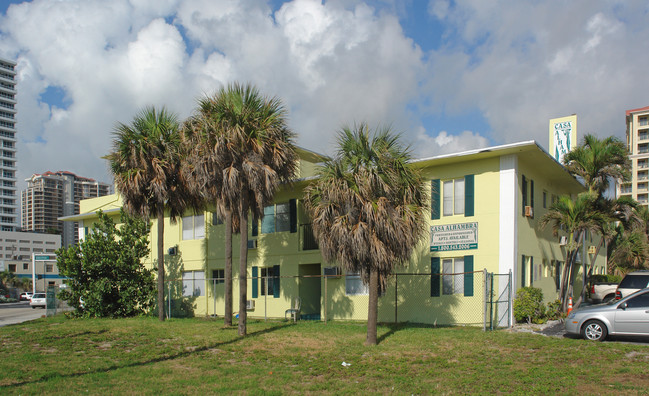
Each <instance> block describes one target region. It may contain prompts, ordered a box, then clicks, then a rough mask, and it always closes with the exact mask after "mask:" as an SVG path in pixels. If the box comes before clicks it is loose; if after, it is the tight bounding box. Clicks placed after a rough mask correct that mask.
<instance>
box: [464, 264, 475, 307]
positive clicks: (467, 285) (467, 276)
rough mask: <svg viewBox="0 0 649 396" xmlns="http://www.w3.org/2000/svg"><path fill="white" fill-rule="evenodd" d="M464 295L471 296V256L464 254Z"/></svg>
mask: <svg viewBox="0 0 649 396" xmlns="http://www.w3.org/2000/svg"><path fill="white" fill-rule="evenodd" d="M464 297H473V256H464Z"/></svg>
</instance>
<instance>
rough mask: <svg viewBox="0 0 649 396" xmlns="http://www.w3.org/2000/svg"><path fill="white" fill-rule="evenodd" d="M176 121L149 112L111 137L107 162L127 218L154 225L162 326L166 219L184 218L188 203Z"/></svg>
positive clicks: (164, 114)
mask: <svg viewBox="0 0 649 396" xmlns="http://www.w3.org/2000/svg"><path fill="white" fill-rule="evenodd" d="M178 128H179V124H178V119H177V117H176V115H174V114H172V113H170V112H168V111H167V110H166V109H165V108H164V107H163V108H162V109H160V110H157V109H155V108H154V107H147V108H144V109H143V110H141V111H140V113H138V114H137V115H136V116H135V117H134V118H133V121H132V122H131V124H130V125H126V124H122V123H119V124H117V126H116V127H115V129H114V132H113V148H112V152H111V153H110V154H109V155H108V156H106V158H107V159H108V161H109V163H110V170H111V172H112V174H113V177H114V179H115V187H116V189H117V191H118V192H119V193H120V194H121V196H122V198H123V201H124V209H125V210H126V211H127V212H128V213H129V214H131V215H135V216H139V217H142V218H145V219H149V218H150V217H155V218H157V223H158V249H157V250H158V319H159V320H161V321H164V319H165V314H164V277H165V269H164V245H163V242H164V217H165V210H166V211H168V213H169V216H170V219H171V221H172V222H173V221H175V220H176V218H177V217H178V216H182V214H183V211H184V210H185V209H186V208H187V207H188V206H189V205H190V203H191V201H190V200H191V197H189V196H187V194H186V191H187V190H186V188H185V187H184V186H183V182H182V180H181V178H180V172H179V169H180V155H179V150H180V134H179V132H178Z"/></svg>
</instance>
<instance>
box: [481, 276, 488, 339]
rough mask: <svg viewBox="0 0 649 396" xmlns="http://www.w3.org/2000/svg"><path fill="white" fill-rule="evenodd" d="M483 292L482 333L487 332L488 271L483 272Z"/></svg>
mask: <svg viewBox="0 0 649 396" xmlns="http://www.w3.org/2000/svg"><path fill="white" fill-rule="evenodd" d="M482 290H483V296H484V303H483V304H482V331H487V298H488V296H487V269H486V268H485V269H483V270H482Z"/></svg>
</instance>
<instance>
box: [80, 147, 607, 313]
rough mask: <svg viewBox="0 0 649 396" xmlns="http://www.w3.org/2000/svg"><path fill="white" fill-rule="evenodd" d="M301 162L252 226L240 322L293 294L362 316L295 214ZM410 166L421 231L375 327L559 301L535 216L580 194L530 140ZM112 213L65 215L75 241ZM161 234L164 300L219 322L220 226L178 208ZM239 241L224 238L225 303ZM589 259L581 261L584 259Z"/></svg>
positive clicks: (347, 282)
mask: <svg viewBox="0 0 649 396" xmlns="http://www.w3.org/2000/svg"><path fill="white" fill-rule="evenodd" d="M299 155H300V162H301V165H300V170H299V174H298V175H296V179H295V181H294V183H292V184H291V185H290V186H283V187H282V188H281V189H280V190H279V191H278V192H277V194H276V198H275V203H274V204H273V205H271V206H268V207H266V208H265V210H264V218H263V219H261V220H259V221H257V222H252V221H251V222H250V223H251V224H250V227H249V230H248V241H247V244H248V248H249V250H248V271H247V274H246V275H247V277H248V298H249V303H248V305H249V312H248V315H249V316H250V317H261V318H264V317H269V318H281V317H284V315H285V311H286V309H288V308H289V307H290V306H291V304H292V302H293V301H294V299H295V298H296V297H299V298H300V299H301V313H302V316H303V317H305V318H312V319H325V318H326V319H355V320H364V319H366V318H367V309H368V308H367V302H368V297H367V294H368V293H367V287H366V286H365V285H363V283H362V281H361V279H360V277H359V276H358V275H357V274H347V273H345V272H344V271H338V270H337V269H335V266H336V263H326V262H324V261H323V259H322V256H321V254H320V251H319V250H318V248H317V242H316V241H315V239H314V238H313V234H312V232H311V227H310V220H309V217H308V215H307V214H306V213H305V210H304V205H303V201H302V196H303V190H304V188H305V187H306V186H307V185H308V184H309V182H310V181H311V180H312V178H313V176H314V174H315V167H316V166H317V163H319V162H321V161H323V160H324V157H323V156H321V155H318V154H316V153H313V152H310V151H307V150H303V149H300V150H299ZM413 165H414V166H415V167H417V168H420V169H421V170H422V172H423V173H424V175H425V176H426V178H427V179H428V180H430V182H429V183H430V188H431V210H430V220H429V222H430V224H429V225H430V227H429V229H430V233H429V234H428V235H427V236H426V237H425V238H423V239H422V241H421V243H420V244H419V245H418V246H417V248H416V250H415V253H414V254H413V256H412V258H411V260H410V262H409V263H408V264H407V265H406V266H405V267H403V268H397V269H396V270H395V273H397V276H395V278H396V279H398V280H396V279H395V280H394V281H393V282H392V284H391V285H389V286H388V288H387V289H386V290H383V291H382V294H381V297H380V299H379V321H384V322H393V321H399V322H405V321H409V322H413V323H427V324H453V323H467V324H473V323H475V324H478V323H482V321H483V319H484V316H486V315H487V312H486V308H485V306H486V301H487V299H489V298H490V297H488V296H487V294H493V295H495V296H496V297H498V296H499V295H501V294H503V293H505V294H507V296H509V298H510V297H511V296H512V295H513V292H515V290H518V289H519V288H521V287H524V286H530V285H533V286H535V287H539V288H541V289H542V291H543V294H544V298H545V300H546V302H548V301H552V300H554V299H556V298H557V290H558V289H559V281H560V274H561V269H562V266H563V265H564V262H565V257H566V247H565V246H564V244H563V243H562V238H561V237H560V236H559V237H555V236H553V235H552V230H551V228H550V227H548V228H547V229H545V230H541V229H540V228H539V223H540V219H541V217H542V216H543V215H544V214H545V213H547V211H548V210H549V208H550V205H551V204H552V203H553V202H554V201H555V200H556V199H557V197H558V196H560V195H570V196H575V195H576V194H578V193H579V192H582V191H584V190H585V189H584V187H583V185H582V184H581V183H580V182H579V181H577V180H576V179H575V178H574V177H572V176H571V175H570V174H569V173H568V172H567V171H566V169H565V168H564V167H563V166H562V165H561V164H559V163H558V162H557V161H555V160H554V159H553V158H552V157H551V156H550V155H549V154H548V153H547V152H545V151H544V150H543V149H542V148H541V147H540V146H539V145H538V144H537V143H536V142H534V141H528V142H521V143H515V144H508V145H503V146H496V147H490V148H485V149H479V150H472V151H467V152H462V153H456V154H450V155H442V156H436V157H431V158H425V159H420V160H416V161H414V162H413ZM120 206H121V202H120V199H119V196H118V195H115V194H114V195H110V196H106V197H101V198H95V199H90V200H86V201H82V202H81V214H80V215H78V216H71V217H69V218H67V219H68V220H73V221H77V222H79V231H80V232H79V235H84V234H86V233H87V229H88V227H91V226H92V223H93V222H94V221H96V219H97V216H96V214H95V212H96V211H97V210H100V209H101V210H103V211H104V212H105V213H108V214H112V215H115V214H117V213H118V212H119V208H120ZM164 229H165V233H164V235H165V237H164V238H165V240H164V246H165V251H166V252H167V254H166V255H165V257H164V258H163V259H164V262H165V267H166V271H167V279H168V280H170V282H172V285H173V287H169V290H171V291H172V293H171V294H172V298H175V297H174V294H175V296H176V297H177V296H178V295H180V294H184V295H185V296H187V297H189V298H191V299H192V302H193V304H194V306H195V313H196V314H197V315H218V316H220V315H223V313H224V299H223V296H224V284H223V277H224V268H225V246H224V232H225V230H224V225H223V223H222V221H220V219H219V218H218V217H217V216H216V215H215V213H214V212H211V211H206V212H204V213H200V214H198V215H196V214H194V213H190V212H188V213H187V216H186V217H183V218H182V219H180V220H179V221H178V222H177V223H175V224H172V223H171V222H170V221H169V219H168V218H167V219H165V228H164ZM156 235H157V230H156V221H155V220H152V229H151V237H150V243H151V252H152V253H151V257H149V258H148V259H147V264H148V265H150V266H154V265H155V263H157V257H154V256H155V255H156V249H155V246H156V243H157V241H156ZM239 240H240V239H239V236H238V235H234V236H233V241H232V243H233V246H234V247H235V248H234V249H233V255H234V257H233V270H234V274H233V278H234V279H235V281H234V282H233V288H234V290H233V295H234V296H235V297H236V296H238V282H237V281H236V280H237V277H238V273H237V272H238V268H239V266H238V262H239V258H238V256H237V254H238V249H237V246H239ZM564 240H565V238H564ZM595 243H596V241H594V242H591V240H590V239H589V240H588V241H587V245H594V244H595ZM604 251H605V249H602V253H600V257H598V258H597V260H596V261H595V270H594V273H604V272H605V268H606V258H605V254H604V253H603V252H604ZM588 256H589V259H588V260H587V262H588V263H590V260H592V259H593V257H592V254H591V255H588ZM577 268H579V266H577ZM485 273H488V274H500V275H499V276H494V277H491V276H484V274H485ZM325 274H326V275H328V276H324V275H325ZM492 279H493V280H492ZM489 280H492V281H491V283H490V284H488V281H489ZM580 290H581V281H576V282H575V291H574V293H575V295H578V294H579V292H580ZM510 301H511V300H510ZM237 309H238V301H237V299H236V298H235V304H234V310H235V311H236V310H237ZM489 314H491V313H489ZM497 314H498V315H499V316H498V321H499V323H501V324H502V323H507V322H509V323H511V315H512V313H511V309H509V308H508V307H506V306H505V307H501V308H500V312H498V313H497ZM503 315H504V316H503Z"/></svg>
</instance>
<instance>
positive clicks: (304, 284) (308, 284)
mask: <svg viewBox="0 0 649 396" xmlns="http://www.w3.org/2000/svg"><path fill="white" fill-rule="evenodd" d="M299 275H300V286H299V290H300V298H301V299H302V307H301V310H300V311H301V312H300V316H301V317H302V319H316V320H319V319H320V298H321V286H320V285H321V278H320V264H301V265H300V267H299Z"/></svg>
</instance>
